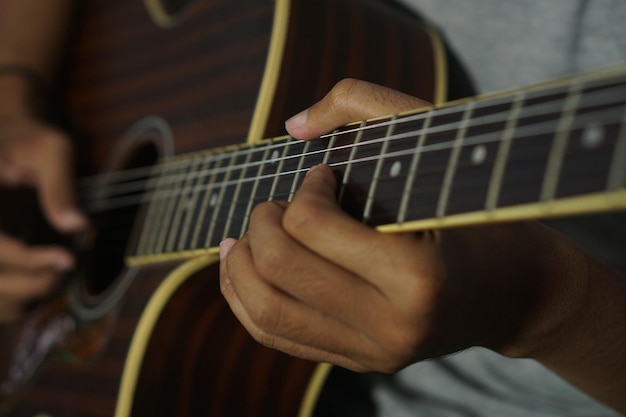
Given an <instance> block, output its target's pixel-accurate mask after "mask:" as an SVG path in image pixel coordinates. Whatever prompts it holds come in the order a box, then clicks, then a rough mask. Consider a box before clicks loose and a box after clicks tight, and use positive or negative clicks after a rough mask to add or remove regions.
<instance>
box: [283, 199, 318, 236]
mask: <svg viewBox="0 0 626 417" xmlns="http://www.w3.org/2000/svg"><path fill="white" fill-rule="evenodd" d="M324 217H325V214H324V213H323V210H322V208H321V207H319V206H318V205H317V204H315V202H313V201H310V200H309V199H306V198H302V199H300V200H298V201H294V202H293V203H291V205H290V206H289V207H287V211H285V215H284V217H283V227H284V229H285V230H286V231H287V233H289V234H295V233H298V232H299V231H300V230H301V229H306V228H310V227H314V226H316V225H319V224H320V223H321V222H322V219H324Z"/></svg>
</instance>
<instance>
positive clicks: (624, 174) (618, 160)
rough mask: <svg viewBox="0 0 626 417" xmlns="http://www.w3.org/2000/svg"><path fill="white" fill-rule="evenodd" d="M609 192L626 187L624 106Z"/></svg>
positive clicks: (614, 153)
mask: <svg viewBox="0 0 626 417" xmlns="http://www.w3.org/2000/svg"><path fill="white" fill-rule="evenodd" d="M616 141H617V144H616V145H615V150H614V152H613V160H612V161H611V169H610V171H609V178H608V180H607V190H609V191H617V190H621V189H622V188H624V187H626V106H624V110H623V116H622V122H621V128H620V130H619V133H618V135H617V139H616Z"/></svg>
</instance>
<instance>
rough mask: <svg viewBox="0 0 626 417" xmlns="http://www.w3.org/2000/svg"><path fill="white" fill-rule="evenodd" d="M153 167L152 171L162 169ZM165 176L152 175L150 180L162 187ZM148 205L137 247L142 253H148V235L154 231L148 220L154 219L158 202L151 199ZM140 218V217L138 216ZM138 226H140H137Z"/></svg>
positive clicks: (137, 250)
mask: <svg viewBox="0 0 626 417" xmlns="http://www.w3.org/2000/svg"><path fill="white" fill-rule="evenodd" d="M152 168H154V169H153V170H151V172H153V171H160V170H161V166H153V167H152ZM162 178H163V177H162V176H161V175H159V176H158V177H156V176H151V177H150V181H152V182H156V184H157V185H156V187H160V181H161V179H162ZM146 204H148V207H147V209H146V210H145V213H144V216H143V222H141V224H142V227H141V229H140V230H141V232H140V236H139V242H138V243H137V249H136V251H135V252H136V253H140V254H146V255H147V254H148V252H147V248H146V243H147V237H148V235H151V234H152V233H151V232H152V229H153V227H150V226H148V225H147V223H148V221H152V220H153V219H154V217H153V213H154V211H155V210H156V204H157V203H156V202H154V201H150V202H148V203H146ZM138 218H140V217H138ZM136 224H137V225H139V224H140V222H137V223H136ZM137 227H138V226H137Z"/></svg>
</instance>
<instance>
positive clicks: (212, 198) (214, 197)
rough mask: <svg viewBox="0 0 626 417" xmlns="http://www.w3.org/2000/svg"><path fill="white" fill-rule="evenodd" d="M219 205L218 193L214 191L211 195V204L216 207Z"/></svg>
mask: <svg viewBox="0 0 626 417" xmlns="http://www.w3.org/2000/svg"><path fill="white" fill-rule="evenodd" d="M216 205H217V193H213V195H212V196H211V200H210V201H209V206H211V207H215V206H216Z"/></svg>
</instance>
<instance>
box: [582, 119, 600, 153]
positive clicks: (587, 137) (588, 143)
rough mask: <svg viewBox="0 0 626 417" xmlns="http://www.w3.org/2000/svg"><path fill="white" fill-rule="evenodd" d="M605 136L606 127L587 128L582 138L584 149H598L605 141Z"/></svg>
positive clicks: (594, 126)
mask: <svg viewBox="0 0 626 417" xmlns="http://www.w3.org/2000/svg"><path fill="white" fill-rule="evenodd" d="M604 134H605V132H604V127H602V126H598V125H596V124H591V125H589V126H587V127H585V130H583V133H582V136H581V138H580V141H581V144H582V146H583V148H586V149H593V148H597V147H598V146H600V144H601V143H602V141H603V140H604Z"/></svg>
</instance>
